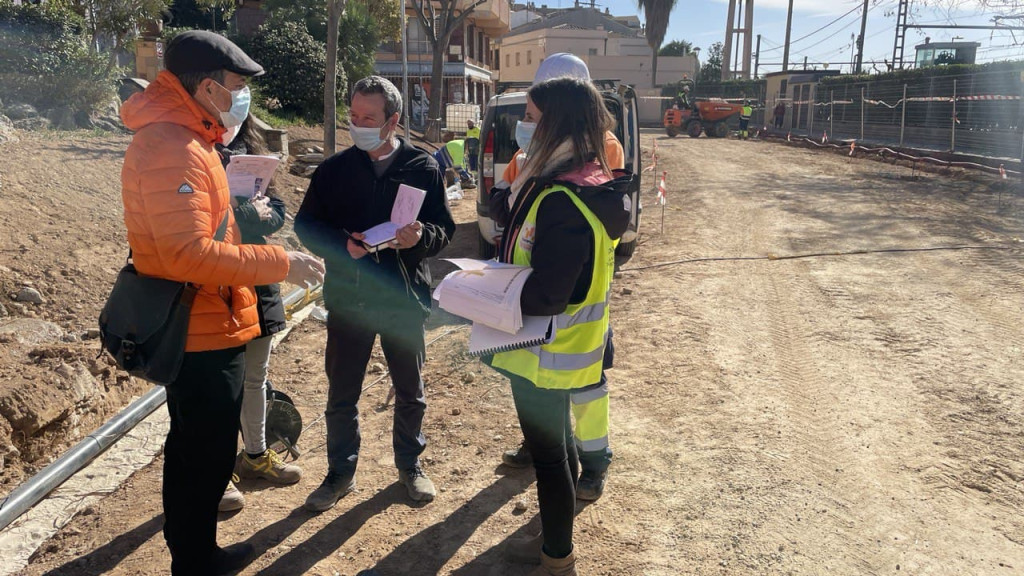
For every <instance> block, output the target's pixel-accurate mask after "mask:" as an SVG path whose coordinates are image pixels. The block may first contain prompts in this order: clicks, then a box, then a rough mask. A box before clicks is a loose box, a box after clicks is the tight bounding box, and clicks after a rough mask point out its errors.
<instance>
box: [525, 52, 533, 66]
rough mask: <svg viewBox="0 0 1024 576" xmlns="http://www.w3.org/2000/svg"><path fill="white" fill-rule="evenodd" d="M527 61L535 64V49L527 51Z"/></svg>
mask: <svg viewBox="0 0 1024 576" xmlns="http://www.w3.org/2000/svg"><path fill="white" fill-rule="evenodd" d="M526 63H527V64H533V50H527V51H526Z"/></svg>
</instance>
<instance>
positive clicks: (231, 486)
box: [217, 474, 245, 512]
mask: <svg viewBox="0 0 1024 576" xmlns="http://www.w3.org/2000/svg"><path fill="white" fill-rule="evenodd" d="M235 482H238V475H237V474H232V475H231V480H228V486H227V488H225V489H224V495H223V496H221V497H220V504H218V505H217V511H218V512H234V511H235V510H241V509H242V507H243V506H245V496H242V493H241V491H239V490H238V487H237V486H235Z"/></svg>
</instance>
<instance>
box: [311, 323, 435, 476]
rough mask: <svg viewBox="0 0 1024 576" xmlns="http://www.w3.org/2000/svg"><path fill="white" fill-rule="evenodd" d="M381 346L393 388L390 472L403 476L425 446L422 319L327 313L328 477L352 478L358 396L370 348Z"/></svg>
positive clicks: (356, 452)
mask: <svg viewBox="0 0 1024 576" xmlns="http://www.w3.org/2000/svg"><path fill="white" fill-rule="evenodd" d="M378 334H380V346H381V348H382V349H383V351H384V358H385V359H386V360H387V362H388V369H389V370H390V372H391V382H392V384H394V386H395V417H394V425H393V428H392V445H393V447H394V451H395V466H396V467H398V469H399V470H406V469H408V468H411V467H413V466H415V465H417V464H418V463H419V456H420V454H422V453H423V449H424V448H426V446H427V439H426V438H425V437H424V436H423V432H422V425H423V413H424V412H425V411H426V409H427V403H426V401H425V399H424V396H423V379H422V378H421V371H422V369H423V361H424V358H425V357H426V346H425V344H424V339H423V338H424V336H423V314H422V313H421V312H419V311H418V310H417V311H387V312H358V313H353V312H349V311H345V310H331V311H330V312H329V313H328V317H327V351H326V353H325V364H326V370H327V380H328V382H329V388H328V391H327V410H326V412H325V419H326V421H327V465H328V467H329V469H330V470H331V471H333V472H340V473H347V474H351V473H354V472H355V470H356V464H357V463H358V461H359V445H360V439H361V435H360V431H359V408H358V406H357V405H358V403H359V396H360V394H361V393H362V387H363V378H364V376H365V375H366V364H367V362H369V360H370V353H371V352H372V351H373V342H374V339H375V338H376V336H377V335H378Z"/></svg>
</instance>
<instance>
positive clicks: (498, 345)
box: [469, 316, 555, 356]
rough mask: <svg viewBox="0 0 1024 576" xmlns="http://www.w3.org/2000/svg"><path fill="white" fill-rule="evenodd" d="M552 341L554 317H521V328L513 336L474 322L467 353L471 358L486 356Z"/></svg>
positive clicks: (553, 337)
mask: <svg viewBox="0 0 1024 576" xmlns="http://www.w3.org/2000/svg"><path fill="white" fill-rule="evenodd" d="M554 339H555V318H554V316H523V327H522V328H520V329H519V331H518V332H516V333H515V334H509V333H508V332H504V331H502V330H498V329H496V328H491V327H490V326H487V325H486V324H481V323H480V322H474V323H473V329H472V331H471V332H470V333H469V353H470V355H472V356H488V355H491V354H497V353H498V352H509V351H511V350H519V349H520V348H530V347H531V346H540V345H541V344H549V343H551V342H552V341H553V340H554Z"/></svg>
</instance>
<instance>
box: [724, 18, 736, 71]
mask: <svg viewBox="0 0 1024 576" xmlns="http://www.w3.org/2000/svg"><path fill="white" fill-rule="evenodd" d="M735 16H736V0H729V16H728V20H726V21H725V46H723V47H722V78H721V79H722V81H723V82H724V81H725V80H732V79H733V75H732V38H733V34H734V32H733V27H732V22H733V18H735Z"/></svg>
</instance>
